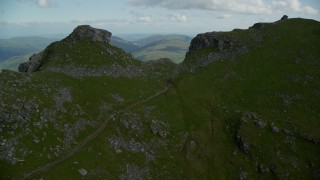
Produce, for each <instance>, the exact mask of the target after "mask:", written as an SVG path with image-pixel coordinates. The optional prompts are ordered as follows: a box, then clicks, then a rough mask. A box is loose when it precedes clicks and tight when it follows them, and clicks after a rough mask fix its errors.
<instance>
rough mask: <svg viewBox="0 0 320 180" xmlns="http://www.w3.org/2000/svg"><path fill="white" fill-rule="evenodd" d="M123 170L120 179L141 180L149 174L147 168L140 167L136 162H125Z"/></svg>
mask: <svg viewBox="0 0 320 180" xmlns="http://www.w3.org/2000/svg"><path fill="white" fill-rule="evenodd" d="M123 170H124V174H122V175H120V179H121V180H127V179H130V180H142V179H146V176H148V175H149V168H147V167H144V168H140V167H139V166H137V165H136V164H126V165H125V168H124V169H123Z"/></svg>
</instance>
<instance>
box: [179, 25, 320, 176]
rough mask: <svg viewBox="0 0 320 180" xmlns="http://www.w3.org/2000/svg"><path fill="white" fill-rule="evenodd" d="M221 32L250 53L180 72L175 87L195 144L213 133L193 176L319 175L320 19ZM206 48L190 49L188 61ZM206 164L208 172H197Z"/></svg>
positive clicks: (206, 141) (205, 140)
mask: <svg viewBox="0 0 320 180" xmlns="http://www.w3.org/2000/svg"><path fill="white" fill-rule="evenodd" d="M225 35H226V36H232V37H236V38H238V39H239V40H241V41H242V42H244V43H245V44H246V45H247V47H248V49H249V50H248V52H247V53H243V54H242V55H238V56H237V57H236V58H234V59H232V60H227V59H221V60H217V61H215V62H213V63H211V64H210V65H208V66H206V67H203V68H199V69H198V70H197V71H196V72H195V73H194V74H191V75H190V74H189V75H181V77H180V78H181V79H179V80H178V81H177V85H176V91H177V93H178V94H179V96H180V97H181V101H182V102H183V104H184V107H183V108H184V109H185V112H186V117H187V118H186V120H188V121H189V123H190V124H192V127H191V128H192V129H193V131H194V132H195V133H197V135H196V136H195V139H196V141H197V142H199V144H207V143H208V141H209V140H210V138H211V140H210V141H211V142H210V143H209V144H211V145H212V146H213V148H212V149H209V148H205V149H201V150H199V153H200V154H207V156H208V158H206V159H203V161H200V162H201V163H200V162H199V163H200V168H199V170H195V171H193V172H191V175H193V176H194V177H199V175H200V176H206V177H210V174H207V173H208V172H212V176H213V175H214V176H215V177H219V176H220V178H218V179H221V178H225V175H226V174H230V175H231V174H238V175H239V176H240V175H242V176H246V177H247V178H248V179H257V178H262V179H287V178H289V179H317V178H319V172H320V171H319V170H320V163H319V162H320V161H319V159H320V146H319V142H320V134H319V128H320V121H319V118H320V111H319V109H320V107H319V102H320V94H319V90H320V83H319V79H320V71H319V69H320V52H319V51H318V49H319V48H320V43H319V42H318V39H319V38H320V23H319V22H316V21H313V20H304V19H290V20H287V21H281V22H277V23H270V24H265V25H264V28H263V29H262V30H257V29H250V30H234V31H232V32H230V33H226V34H225ZM257 36H260V37H261V39H260V38H259V40H258V41H257V38H256V37H257ZM214 51H215V50H214ZM208 52H212V51H210V50H208V49H207V50H206V51H203V49H202V50H198V51H195V52H193V53H191V54H189V56H187V58H186V60H185V61H186V62H188V61H189V62H192V61H197V59H198V58H199V59H200V58H201V56H206V55H207V54H208ZM194 121H196V123H194ZM196 124H199V125H196ZM204 124H208V126H207V127H201V126H203V125H204ZM201 128H203V131H200V129H201ZM204 137H205V139H203V138H204ZM207 145H208V144H207ZM193 156H194V158H196V154H194V155H193ZM188 162H189V163H190V164H192V163H193V161H192V159H191V160H190V161H188ZM220 162H221V163H223V164H222V165H221V164H220ZM208 165H210V166H211V171H204V172H201V169H202V168H204V167H205V166H208ZM219 166H220V167H219ZM221 166H222V167H223V169H220V168H221Z"/></svg>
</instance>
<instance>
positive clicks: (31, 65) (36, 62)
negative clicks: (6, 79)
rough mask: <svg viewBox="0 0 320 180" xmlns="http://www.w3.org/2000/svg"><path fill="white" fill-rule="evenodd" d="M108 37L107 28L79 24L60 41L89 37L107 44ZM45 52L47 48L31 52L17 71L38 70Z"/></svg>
mask: <svg viewBox="0 0 320 180" xmlns="http://www.w3.org/2000/svg"><path fill="white" fill-rule="evenodd" d="M110 37H111V32H109V31H107V30H103V29H96V28H93V27H91V26H89V25H80V26H78V27H76V28H75V29H74V30H73V32H72V33H71V34H70V35H69V36H67V37H66V38H64V39H63V40H62V41H60V42H65V43H74V42H78V41H80V40H82V39H89V40H90V41H93V42H100V43H106V44H109V42H110ZM48 47H49V46H48ZM47 52H48V48H46V49H45V50H43V51H42V52H40V53H37V54H33V55H32V56H31V57H30V58H29V61H27V62H23V63H21V64H20V65H19V68H18V71H19V72H28V73H31V72H35V71H37V70H39V68H40V66H41V64H42V61H43V59H45V57H46V56H47V55H48V53H47Z"/></svg>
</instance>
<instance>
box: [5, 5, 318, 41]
mask: <svg viewBox="0 0 320 180" xmlns="http://www.w3.org/2000/svg"><path fill="white" fill-rule="evenodd" d="M284 14H286V15H288V16H289V17H303V18H308V19H315V20H317V21H320V0H113V1H111V0H0V38H7V37H14V36H42V35H45V34H69V33H70V32H71V31H72V30H73V29H74V28H75V27H76V26H77V25H80V24H89V25H91V26H93V27H98V28H103V29H107V30H109V31H111V32H112V33H113V34H154V33H166V34H169V33H179V34H189V35H193V34H198V33H203V32H208V31H229V30H232V29H234V28H242V29H245V28H248V27H249V26H251V25H253V24H254V23H255V22H272V21H276V20H278V19H280V18H281V17H282V15H284Z"/></svg>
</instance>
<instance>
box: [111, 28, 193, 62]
mask: <svg viewBox="0 0 320 180" xmlns="http://www.w3.org/2000/svg"><path fill="white" fill-rule="evenodd" d="M190 42H191V37H189V36H185V35H180V34H171V35H152V36H149V37H146V38H143V39H140V40H136V41H127V40H124V39H122V38H120V37H116V36H113V37H111V44H112V45H114V46H117V47H119V48H121V49H123V50H125V51H126V52H129V53H132V55H133V56H134V57H135V58H137V59H139V60H141V61H149V60H157V59H160V58H169V59H171V60H172V61H173V62H175V63H180V62H182V61H183V59H184V57H185V54H186V52H187V51H188V47H189V44H190Z"/></svg>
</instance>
